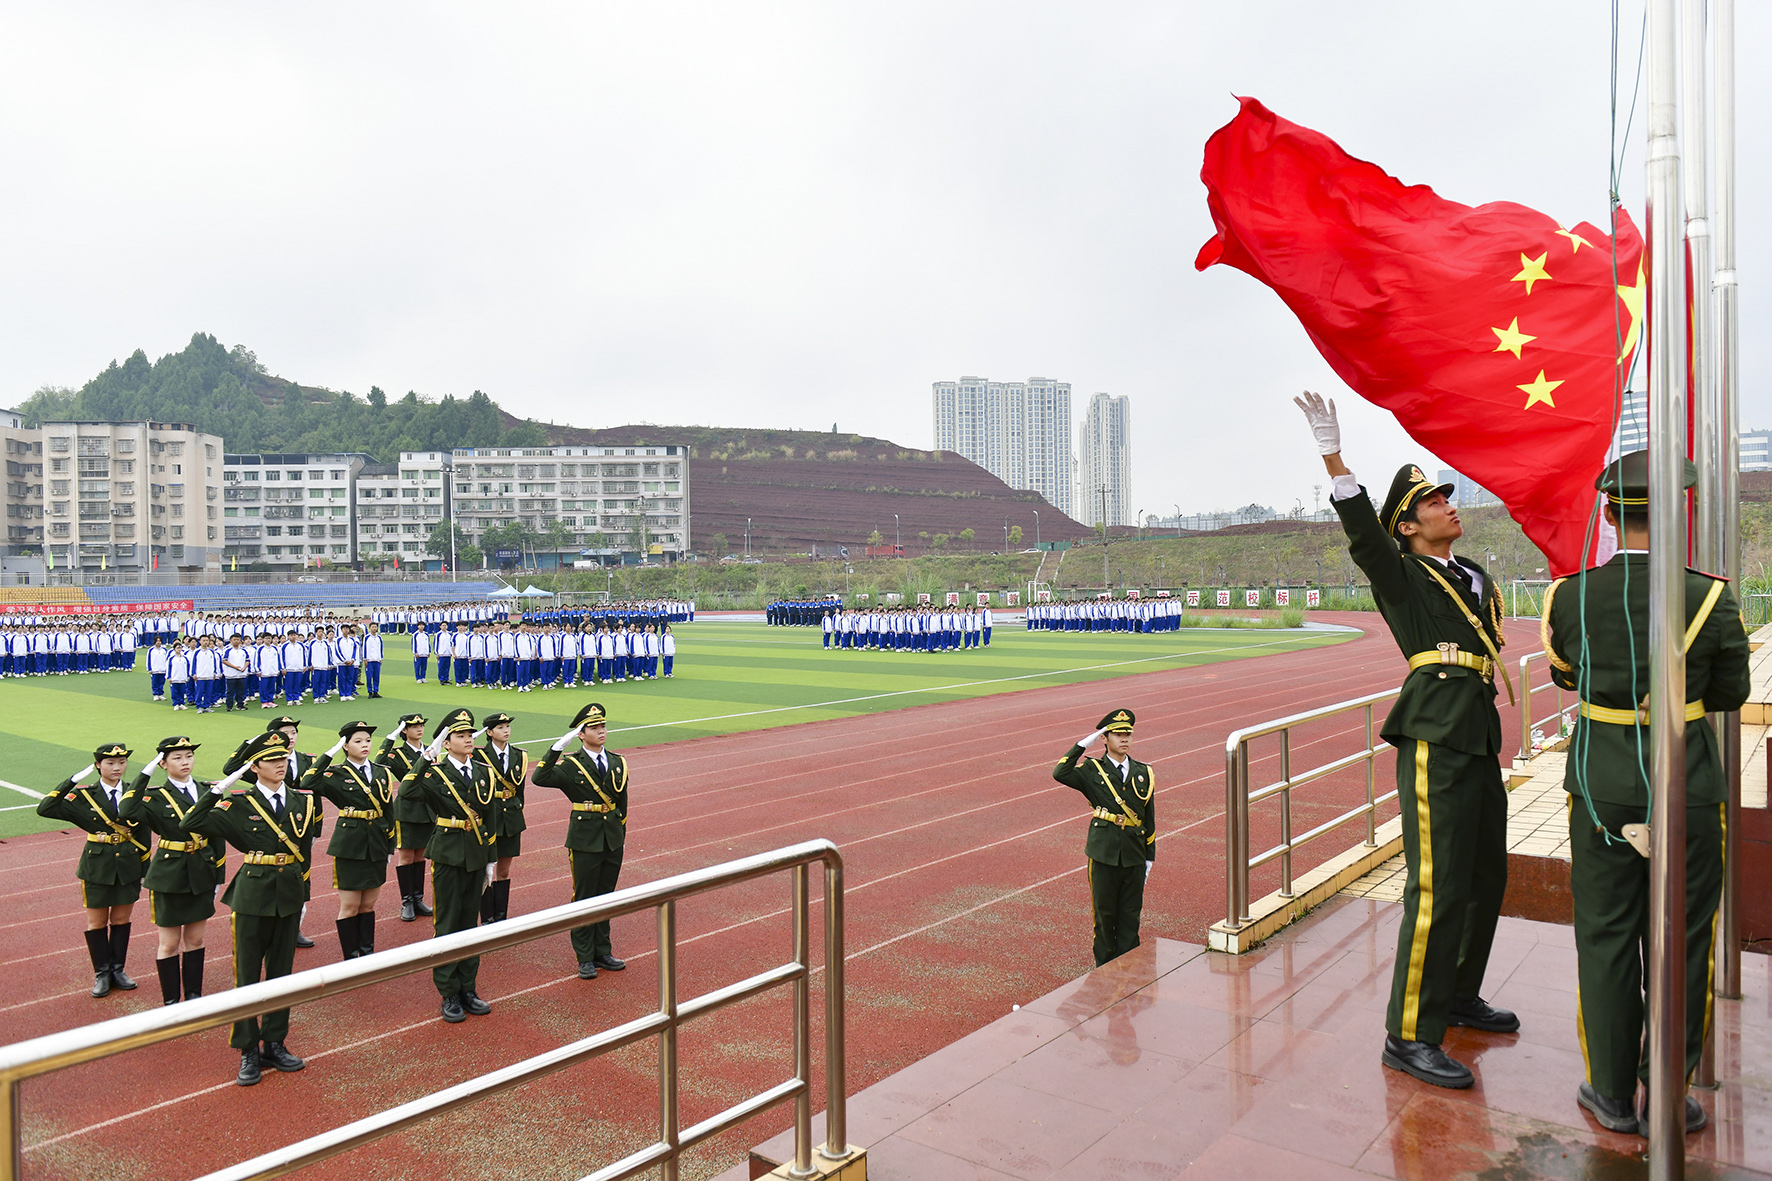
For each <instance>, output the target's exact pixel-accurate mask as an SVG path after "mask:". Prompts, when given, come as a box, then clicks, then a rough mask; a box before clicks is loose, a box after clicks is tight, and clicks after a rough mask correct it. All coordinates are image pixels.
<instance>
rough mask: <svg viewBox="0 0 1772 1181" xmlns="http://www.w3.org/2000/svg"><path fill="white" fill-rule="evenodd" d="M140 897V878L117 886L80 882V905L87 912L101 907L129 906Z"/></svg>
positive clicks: (82, 880) (83, 880)
mask: <svg viewBox="0 0 1772 1181" xmlns="http://www.w3.org/2000/svg"><path fill="white" fill-rule="evenodd" d="M141 896H142V882H141V879H140V878H137V879H135V881H133V882H121V883H119V884H117V885H102V884H100V883H98V882H89V881H86V880H85V879H81V882H80V905H81V906H84V907H86V908H87V909H89V910H96V909H98V908H99V907H101V906H129V905H130V904H132V903H134V902H136V901H137V900H139V899H140V898H141Z"/></svg>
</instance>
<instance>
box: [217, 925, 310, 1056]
mask: <svg viewBox="0 0 1772 1181" xmlns="http://www.w3.org/2000/svg"><path fill="white" fill-rule="evenodd" d="M229 925H230V926H231V927H232V928H233V932H234V987H235V988H245V987H246V986H247V985H248V984H257V983H258V982H259V981H260V980H261V979H262V980H275V979H277V977H279V976H287V975H289V973H290V972H291V970H293V969H294V967H295V937H296V935H297V933H299V932H300V930H301V912H300V911H297V912H296V913H295V914H289V915H283V916H281V917H279V916H276V915H266V914H241V913H240V912H238V911H235V912H234V914H233V916H232V919H231V922H230V924H229ZM288 1036H289V1010H288V1009H275V1010H273V1011H271V1012H269V1013H266V1014H265V1015H264V1016H263V1017H248V1018H246V1019H245V1020H244V1021H236V1022H234V1036H233V1037H231V1038H229V1039H228V1045H230V1046H232V1047H234V1048H235V1049H236V1050H251V1049H256V1048H257V1046H258V1043H259V1042H260V1040H263V1041H267V1042H280V1041H284V1040H286V1039H287V1038H288Z"/></svg>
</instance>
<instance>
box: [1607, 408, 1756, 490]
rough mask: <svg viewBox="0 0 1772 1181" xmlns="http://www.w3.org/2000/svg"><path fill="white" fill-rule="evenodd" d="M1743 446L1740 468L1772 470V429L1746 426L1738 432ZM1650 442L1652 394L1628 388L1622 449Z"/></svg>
mask: <svg viewBox="0 0 1772 1181" xmlns="http://www.w3.org/2000/svg"><path fill="white" fill-rule="evenodd" d="M1736 438H1737V440H1738V445H1739V447H1740V455H1739V457H1738V460H1737V462H1738V464H1739V470H1741V471H1744V472H1767V471H1772V431H1765V430H1744V431H1742V432H1740V433H1739V434H1738V435H1737V436H1736ZM1648 446H1649V395H1648V394H1647V393H1646V392H1644V391H1643V390H1626V391H1624V407H1623V413H1622V414H1620V415H1619V419H1618V453H1619V454H1620V455H1628V454H1629V453H1630V452H1632V451H1641V450H1643V449H1645V448H1646V447H1648Z"/></svg>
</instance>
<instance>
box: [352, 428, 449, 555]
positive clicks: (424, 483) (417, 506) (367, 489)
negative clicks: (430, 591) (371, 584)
mask: <svg viewBox="0 0 1772 1181" xmlns="http://www.w3.org/2000/svg"><path fill="white" fill-rule="evenodd" d="M448 471H449V453H448V452H447V451H402V452H401V453H400V462H399V463H395V464H374V465H372V466H370V467H366V468H364V469H363V470H362V471H361V472H359V473H358V475H357V552H358V553H359V554H360V555H361V557H362V560H363V561H365V562H367V561H370V560H372V559H379V560H380V561H383V562H390V563H391V562H392V561H393V560H394V559H395V558H398V559H399V560H400V562H402V563H406V562H416V563H418V564H419V565H423V564H424V562H425V546H426V543H427V542H428V541H429V539H430V536H431V530H433V529H435V528H436V527H437V526H439V525H441V524H443V522H444V521H445V520H446V519H447V518H448V514H449V481H448V479H447V473H448Z"/></svg>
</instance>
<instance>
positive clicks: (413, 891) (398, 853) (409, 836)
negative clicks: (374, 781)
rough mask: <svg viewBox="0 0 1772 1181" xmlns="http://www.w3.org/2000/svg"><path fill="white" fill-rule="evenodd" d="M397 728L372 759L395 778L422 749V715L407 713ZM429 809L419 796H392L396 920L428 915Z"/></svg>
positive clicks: (402, 776)
mask: <svg viewBox="0 0 1772 1181" xmlns="http://www.w3.org/2000/svg"><path fill="white" fill-rule="evenodd" d="M399 726H400V729H399V732H398V733H397V734H390V735H388V737H387V739H386V740H385V741H383V743H382V748H381V753H379V754H378V755H376V762H378V763H380V764H381V765H382V766H384V767H386V768H387V769H388V770H389V771H391V772H392V773H393V774H394V776H395V777H396V778H398V779H405V778H406V773H407V772H408V771H411V770H412V765H413V764H414V763H416V762H417V761H418V758H419V756H420V755H421V754H423V753H424V745H423V743H424V737H425V716H424V715H423V714H407V715H405V716H404V717H402V718H401V719H400V722H399ZM431 821H432V815H431V809H430V805H428V804H426V803H425V802H424V800H423V798H422V797H420V796H419V795H417V794H412V795H408V794H407V793H406V792H400V793H399V794H398V795H396V796H395V798H394V877H395V878H396V879H397V880H398V881H399V883H400V921H401V922H403V923H410V922H412V921H413V920H414V919H417V918H420V917H424V918H430V917H431V908H430V907H428V906H426V905H425V846H426V845H428V844H430V841H431Z"/></svg>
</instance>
